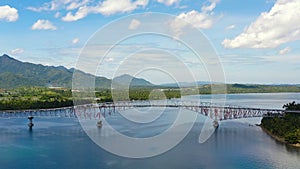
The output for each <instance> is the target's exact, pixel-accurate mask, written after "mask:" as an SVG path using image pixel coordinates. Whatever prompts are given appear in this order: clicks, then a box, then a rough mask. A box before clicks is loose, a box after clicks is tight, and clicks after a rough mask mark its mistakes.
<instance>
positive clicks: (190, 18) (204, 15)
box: [170, 0, 219, 37]
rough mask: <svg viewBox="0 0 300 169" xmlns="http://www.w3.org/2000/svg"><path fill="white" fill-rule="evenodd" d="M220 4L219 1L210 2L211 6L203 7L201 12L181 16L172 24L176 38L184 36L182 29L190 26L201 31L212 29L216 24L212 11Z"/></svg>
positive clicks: (190, 12) (212, 0) (191, 12)
mask: <svg viewBox="0 0 300 169" xmlns="http://www.w3.org/2000/svg"><path fill="white" fill-rule="evenodd" d="M218 2H219V0H210V1H209V3H210V4H208V5H203V6H202V8H201V12H198V11H196V10H192V11H189V12H186V13H181V14H179V15H178V16H177V17H176V19H175V20H174V21H173V22H171V24H170V26H171V27H172V29H173V31H174V33H175V37H178V36H180V35H181V34H182V29H183V28H184V27H186V26H188V25H189V24H191V25H193V26H194V27H196V28H199V29H209V28H211V27H212V25H213V24H214V22H215V18H214V17H213V12H212V11H213V10H214V8H215V7H216V5H217V3H218ZM188 23H189V24H188Z"/></svg>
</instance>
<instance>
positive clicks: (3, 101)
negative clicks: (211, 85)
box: [0, 87, 181, 110]
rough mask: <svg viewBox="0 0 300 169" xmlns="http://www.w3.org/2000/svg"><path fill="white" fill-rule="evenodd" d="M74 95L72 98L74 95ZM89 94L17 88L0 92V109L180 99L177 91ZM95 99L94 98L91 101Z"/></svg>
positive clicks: (98, 91) (100, 92)
mask: <svg viewBox="0 0 300 169" xmlns="http://www.w3.org/2000/svg"><path fill="white" fill-rule="evenodd" d="M74 94H75V96H74ZM89 95H90V94H89V93H83V92H82V93H80V92H77V93H76V92H75V93H73V96H72V92H71V90H70V89H66V88H45V87H20V88H16V89H11V90H4V89H2V90H1V89H0V110H24V109H42V108H43V109H45V108H57V107H67V106H72V105H73V97H74V98H75V97H76V104H86V103H92V102H95V101H96V102H111V101H113V100H114V101H118V100H149V99H150V100H151V99H153V100H154V99H166V98H167V99H170V98H178V97H180V96H181V94H180V91H179V90H177V89H154V88H137V87H135V88H130V90H129V92H128V91H126V90H120V91H111V90H110V89H97V91H96V92H95V95H93V96H92V97H87V96H89ZM95 97H96V99H94V98H95Z"/></svg>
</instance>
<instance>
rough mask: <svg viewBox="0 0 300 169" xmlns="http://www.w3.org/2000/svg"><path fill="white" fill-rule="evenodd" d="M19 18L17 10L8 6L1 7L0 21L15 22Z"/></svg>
mask: <svg viewBox="0 0 300 169" xmlns="http://www.w3.org/2000/svg"><path fill="white" fill-rule="evenodd" d="M18 18H19V14H18V10H17V9H16V8H12V7H10V6H8V5H5V6H0V20H6V21H8V22H14V21H16V20H18Z"/></svg>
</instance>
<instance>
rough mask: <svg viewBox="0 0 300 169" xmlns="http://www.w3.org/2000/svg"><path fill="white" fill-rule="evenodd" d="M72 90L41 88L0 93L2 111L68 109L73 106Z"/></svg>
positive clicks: (22, 88)
mask: <svg viewBox="0 0 300 169" xmlns="http://www.w3.org/2000/svg"><path fill="white" fill-rule="evenodd" d="M71 96H72V93H71V90H67V89H50V88H40V87H30V88H25V87H21V88H17V89H14V90H9V91H8V90H2V91H1V92H0V110H23V109H40V108H56V107H67V106H72V105H73V100H72V97H71Z"/></svg>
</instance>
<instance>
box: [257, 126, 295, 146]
mask: <svg viewBox="0 0 300 169" xmlns="http://www.w3.org/2000/svg"><path fill="white" fill-rule="evenodd" d="M257 126H259V127H260V128H261V129H262V131H263V132H265V133H266V134H267V135H269V136H270V137H272V138H273V139H274V140H276V141H278V142H281V143H284V144H286V145H288V146H292V147H296V148H300V143H297V144H290V143H288V142H286V141H285V140H284V138H281V137H278V136H276V135H274V134H272V133H271V132H270V131H269V130H267V129H266V128H264V127H263V126H262V125H261V124H258V125H257Z"/></svg>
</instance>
